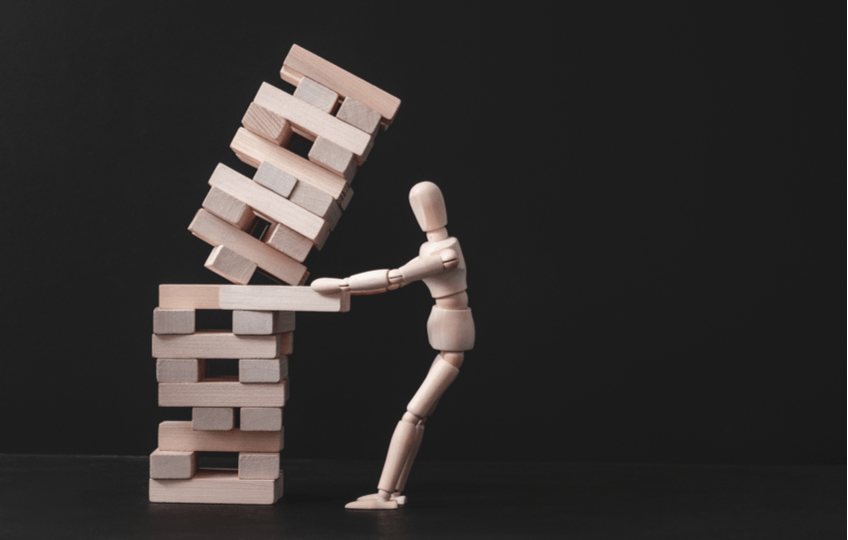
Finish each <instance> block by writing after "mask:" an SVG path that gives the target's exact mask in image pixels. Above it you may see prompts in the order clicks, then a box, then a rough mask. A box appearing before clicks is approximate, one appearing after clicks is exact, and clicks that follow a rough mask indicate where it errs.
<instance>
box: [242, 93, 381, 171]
mask: <svg viewBox="0 0 848 540" xmlns="http://www.w3.org/2000/svg"><path fill="white" fill-rule="evenodd" d="M253 102H254V103H256V104H257V105H259V106H261V107H264V108H265V109H266V110H268V111H269V112H271V113H273V114H277V115H279V116H280V117H281V118H284V119H286V120H288V121H289V122H290V123H291V125H292V129H293V130H294V131H295V132H296V133H299V134H301V135H303V136H304V137H306V138H307V139H309V140H315V137H324V138H326V139H328V140H330V141H332V142H334V143H336V144H337V145H339V146H341V147H342V148H344V149H346V150H350V151H351V152H353V154H354V155H356V156H362V154H363V153H364V152H365V149H366V148H368V143H369V142H370V140H371V137H370V136H369V135H368V134H367V133H365V132H363V131H362V130H359V129H356V128H355V127H353V126H351V125H350V124H348V123H346V122H342V121H341V120H339V119H338V118H336V117H335V116H331V115H329V114H327V113H325V112H324V111H322V110H320V109H317V108H315V107H313V106H312V105H310V104H309V103H306V102H305V101H301V100H299V99H297V98H296V97H294V96H293V95H291V94H289V93H286V92H283V91H282V90H280V89H279V88H277V87H276V86H272V85H270V84H268V83H262V84H261V85H260V87H259V91H258V92H256V97H254V98H253Z"/></svg>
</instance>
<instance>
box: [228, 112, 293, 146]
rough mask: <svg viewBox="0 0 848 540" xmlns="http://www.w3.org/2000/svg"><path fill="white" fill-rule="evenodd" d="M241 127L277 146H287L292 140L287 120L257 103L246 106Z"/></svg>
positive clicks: (290, 127) (290, 128)
mask: <svg viewBox="0 0 848 540" xmlns="http://www.w3.org/2000/svg"><path fill="white" fill-rule="evenodd" d="M241 125H243V126H244V127H245V129H248V130H250V131H252V132H253V133H256V134H257V135H260V136H261V137H263V138H265V139H268V140H269V141H273V142H274V144H277V145H279V146H288V144H289V142H290V141H291V138H292V133H293V132H292V126H291V124H290V123H289V122H288V120H286V119H285V118H283V117H281V116H280V115H279V114H275V113H273V112H271V111H269V110H268V109H266V108H265V107H263V106H262V105H259V104H258V103H251V104H250V105H248V107H247V112H245V113H244V117H243V118H242V119H241Z"/></svg>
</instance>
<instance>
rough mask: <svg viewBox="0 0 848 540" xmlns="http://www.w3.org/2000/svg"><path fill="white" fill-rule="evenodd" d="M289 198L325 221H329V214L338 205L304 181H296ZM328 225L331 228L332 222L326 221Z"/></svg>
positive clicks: (330, 214)
mask: <svg viewBox="0 0 848 540" xmlns="http://www.w3.org/2000/svg"><path fill="white" fill-rule="evenodd" d="M289 200H290V201H291V202H293V203H295V204H296V205H298V206H300V207H301V208H303V209H305V210H308V211H310V212H312V213H313V214H315V215H316V216H318V217H320V218H322V219H324V220H325V221H329V219H330V216H332V214H333V213H334V212H335V211H336V209H337V208H338V207H339V205H338V203H337V202H336V200H335V199H333V198H332V197H330V196H329V195H327V194H326V193H324V192H323V191H321V190H320V189H318V188H316V187H315V186H312V185H309V184H306V183H304V182H298V183H297V185H296V186H295V187H294V189H293V190H292V192H291V194H289ZM328 225H330V227H331V228H332V224H329V223H328Z"/></svg>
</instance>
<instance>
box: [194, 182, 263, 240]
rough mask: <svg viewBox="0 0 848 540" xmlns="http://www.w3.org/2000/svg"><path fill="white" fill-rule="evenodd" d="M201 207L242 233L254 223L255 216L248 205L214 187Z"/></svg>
mask: <svg viewBox="0 0 848 540" xmlns="http://www.w3.org/2000/svg"><path fill="white" fill-rule="evenodd" d="M202 206H203V208H205V209H207V210H209V211H210V212H212V213H213V214H215V215H216V216H218V217H219V218H221V219H223V220H224V221H226V222H227V223H229V224H230V225H232V226H234V227H235V228H237V229H241V230H242V231H246V230H248V229H249V228H250V226H251V225H253V222H254V221H256V216H255V215H254V214H253V210H251V209H250V207H249V206H248V205H246V204H245V203H243V202H242V201H240V200H238V199H236V198H235V197H233V196H231V195H229V194H227V193H225V192H223V191H221V190H220V189H218V188H216V187H213V188H211V189H210V190H209V194H207V195H206V198H205V199H203V205H202Z"/></svg>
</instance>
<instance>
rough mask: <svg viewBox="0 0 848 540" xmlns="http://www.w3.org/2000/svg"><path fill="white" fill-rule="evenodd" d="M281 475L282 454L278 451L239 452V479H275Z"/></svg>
mask: <svg viewBox="0 0 848 540" xmlns="http://www.w3.org/2000/svg"><path fill="white" fill-rule="evenodd" d="M279 476H280V454H278V453H276V452H263V453H258V452H239V460H238V477H239V479H242V480H275V479H277V478H279Z"/></svg>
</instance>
